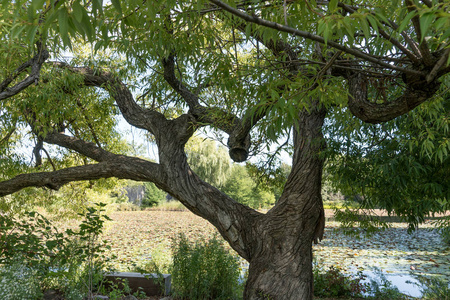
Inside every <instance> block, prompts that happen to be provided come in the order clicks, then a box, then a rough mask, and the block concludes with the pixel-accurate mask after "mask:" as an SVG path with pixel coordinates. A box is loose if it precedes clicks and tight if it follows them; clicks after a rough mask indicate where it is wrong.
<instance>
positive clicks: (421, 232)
mask: <svg viewBox="0 0 450 300" xmlns="http://www.w3.org/2000/svg"><path fill="white" fill-rule="evenodd" d="M433 227H434V226H433V225H432V224H430V223H426V224H423V225H421V226H420V227H419V229H418V230H416V231H415V232H413V233H412V234H408V232H407V225H406V224H405V223H391V228H389V229H386V230H384V231H380V232H377V233H375V234H373V235H371V236H365V235H364V234H363V233H360V234H358V235H357V236H348V235H345V234H343V232H342V230H340V229H339V223H337V222H328V223H327V228H326V229H325V239H324V240H323V241H322V242H321V243H320V244H318V245H314V247H313V249H314V250H313V251H314V252H313V253H314V258H315V261H316V263H317V264H319V265H322V266H323V267H324V268H325V269H328V267H330V266H334V267H339V268H341V269H342V271H343V272H347V273H350V274H351V273H356V272H357V271H358V270H361V271H362V272H363V274H364V275H366V276H367V277H368V280H369V279H376V278H379V277H380V273H381V274H383V275H384V276H385V277H386V279H387V280H389V281H390V282H392V284H393V285H395V286H397V288H398V289H399V290H400V291H401V292H403V293H405V294H408V295H410V296H413V297H419V296H420V295H421V291H420V287H419V286H420V284H419V281H418V280H417V276H427V277H431V276H443V277H444V278H445V279H446V280H450V247H449V245H447V244H445V243H444V242H443V241H442V239H441V236H440V234H439V232H438V230H436V229H433Z"/></svg>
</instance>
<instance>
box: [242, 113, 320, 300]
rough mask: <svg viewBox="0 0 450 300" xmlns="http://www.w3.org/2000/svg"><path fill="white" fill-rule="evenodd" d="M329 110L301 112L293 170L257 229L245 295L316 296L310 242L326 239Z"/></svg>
mask: <svg viewBox="0 0 450 300" xmlns="http://www.w3.org/2000/svg"><path fill="white" fill-rule="evenodd" d="M325 114H326V112H325V110H323V109H319V108H316V109H313V110H312V112H311V113H307V112H306V111H304V112H302V113H300V116H299V122H298V124H297V126H298V127H296V128H295V133H294V146H295V150H294V157H293V165H292V171H291V174H290V176H289V178H288V181H287V183H286V185H285V188H284V191H283V194H282V196H281V197H280V199H279V201H278V202H277V204H276V205H275V207H273V208H272V209H271V210H270V211H269V212H268V213H267V214H266V215H264V216H261V217H260V218H259V222H258V223H257V225H256V228H255V236H254V242H253V245H252V248H253V250H252V256H251V258H250V260H249V263H250V267H249V276H248V281H247V285H246V288H245V292H244V299H251V300H253V299H283V300H289V299H312V298H313V275H312V242H317V241H318V240H321V239H322V237H323V229H324V221H325V219H324V211H323V204H322V197H321V180H322V168H323V163H324V161H323V158H322V157H321V156H320V152H321V151H322V150H323V148H324V145H325V144H324V140H323V136H322V133H321V128H322V125H323V120H324V118H325Z"/></svg>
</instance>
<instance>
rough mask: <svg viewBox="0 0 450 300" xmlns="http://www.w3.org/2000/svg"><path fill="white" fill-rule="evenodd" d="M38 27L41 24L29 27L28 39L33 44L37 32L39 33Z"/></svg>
mask: <svg viewBox="0 0 450 300" xmlns="http://www.w3.org/2000/svg"><path fill="white" fill-rule="evenodd" d="M38 28H39V26H38V25H35V26H32V27H30V28H29V29H28V33H27V39H28V41H30V43H31V44H33V43H34V38H35V36H36V33H37V31H38Z"/></svg>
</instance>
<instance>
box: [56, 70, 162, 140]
mask: <svg viewBox="0 0 450 300" xmlns="http://www.w3.org/2000/svg"><path fill="white" fill-rule="evenodd" d="M53 64H54V65H55V66H58V67H61V68H66V69H68V70H71V71H72V72H74V73H76V74H78V75H80V76H82V77H83V79H84V85H85V86H87V87H99V88H102V89H105V90H107V91H108V92H109V94H110V95H111V97H113V98H114V100H115V101H116V103H117V105H118V107H119V109H120V111H121V112H122V115H123V117H124V118H125V120H126V121H127V122H128V123H129V124H130V125H132V126H135V127H137V128H141V129H144V130H148V131H149V132H150V133H152V134H153V135H155V136H156V135H158V132H157V131H158V130H160V129H161V123H163V122H164V121H166V119H165V117H164V116H163V115H162V114H161V113H159V112H157V111H154V110H147V109H144V108H142V107H141V106H139V105H138V104H137V103H136V101H135V100H134V98H133V95H132V94H131V92H130V90H129V89H128V87H127V86H126V85H125V84H124V83H123V82H122V81H120V80H119V79H118V78H117V77H115V76H114V75H113V74H112V73H110V72H107V71H104V70H92V69H91V68H88V67H72V66H70V65H68V64H66V63H60V62H53Z"/></svg>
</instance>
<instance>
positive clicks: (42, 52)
mask: <svg viewBox="0 0 450 300" xmlns="http://www.w3.org/2000/svg"><path fill="white" fill-rule="evenodd" d="M49 57H50V54H49V53H48V51H47V49H45V47H44V46H43V45H41V44H38V53H37V54H36V55H35V56H33V58H31V59H30V60H29V61H27V62H25V63H23V64H22V65H21V66H19V67H18V68H17V69H16V70H14V72H13V74H11V75H10V76H9V77H8V78H6V79H5V80H3V82H1V83H0V100H3V99H7V98H9V97H12V96H14V95H17V94H18V93H20V92H21V91H22V90H24V89H26V88H27V87H28V86H30V85H31V84H33V83H37V81H38V79H39V75H40V72H41V68H42V65H43V63H44V62H45V61H46V60H47V59H48V58H49ZM29 67H31V73H30V75H28V76H27V77H26V78H25V79H23V80H22V81H20V82H19V83H17V84H16V85H14V86H12V87H10V88H8V86H9V85H10V84H11V82H13V81H14V79H16V78H17V77H18V76H19V75H20V74H22V73H23V72H24V71H26V70H27V69H28V68H29Z"/></svg>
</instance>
